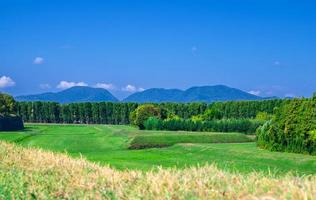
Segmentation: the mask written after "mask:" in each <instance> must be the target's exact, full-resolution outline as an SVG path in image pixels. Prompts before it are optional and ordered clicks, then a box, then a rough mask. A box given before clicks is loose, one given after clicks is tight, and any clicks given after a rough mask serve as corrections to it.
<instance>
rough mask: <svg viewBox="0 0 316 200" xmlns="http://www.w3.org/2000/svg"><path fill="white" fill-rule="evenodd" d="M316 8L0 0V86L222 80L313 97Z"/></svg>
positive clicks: (43, 88) (270, 2)
mask: <svg viewBox="0 0 316 200" xmlns="http://www.w3.org/2000/svg"><path fill="white" fill-rule="evenodd" d="M315 10H316V3H315V1H304V0H300V1H297V0H296V1H291V0H287V1H285V0H256V1H255V0H244V1H242V0H240V1H238V0H230V1H228V0H217V1H215V0H214V1H212V0H209V1H202V0H192V1H189V0H179V1H173V0H168V1H167V0H166V1H164V0H160V1H149V0H147V1H138V0H135V1H121V0H115V1H110V0H107V1H93V0H92V1H91V0H89V1H88V0H87V1H80V0H79V1H78V0H77V1H70V0H67V1H65V0H64V1H59V0H54V1H53V0H51V1H49V0H47V1H37V0H23V1H22V0H21V1H15V0H10V1H9V0H7V1H3V0H0V91H3V92H8V93H11V94H13V95H20V94H34V93H42V92H48V91H60V90H62V89H64V88H67V87H70V86H73V85H89V86H92V87H103V88H107V89H109V90H110V91H111V92H112V93H113V94H115V95H117V96H118V97H120V98H122V97H124V96H126V95H128V94H130V93H132V92H135V91H141V90H143V89H147V88H152V87H164V88H180V89H186V88H188V87H191V86H196V85H215V84H224V85H228V86H231V87H235V88H240V89H242V90H245V91H251V93H254V94H258V95H261V96H274V95H277V96H280V97H284V96H310V95H311V94H312V93H313V92H315V91H316V78H315V74H316V12H315Z"/></svg>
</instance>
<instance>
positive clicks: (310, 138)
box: [257, 94, 316, 154]
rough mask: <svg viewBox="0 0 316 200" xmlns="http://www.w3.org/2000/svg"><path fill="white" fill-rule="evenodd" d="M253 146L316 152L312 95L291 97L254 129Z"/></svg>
mask: <svg viewBox="0 0 316 200" xmlns="http://www.w3.org/2000/svg"><path fill="white" fill-rule="evenodd" d="M257 138H258V142H257V145H258V146H259V147H261V148H265V149H269V150H274V151H288V152H295V153H308V154H316V94H315V95H314V97H313V98H308V99H306V98H303V99H294V100H292V101H291V102H289V103H288V104H286V105H284V106H282V107H280V108H279V109H277V110H276V112H275V115H274V116H273V118H272V119H271V120H269V121H268V122H266V123H265V124H264V125H263V126H262V127H261V128H259V129H258V130H257Z"/></svg>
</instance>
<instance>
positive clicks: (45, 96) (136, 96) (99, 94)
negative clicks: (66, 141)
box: [15, 85, 274, 103]
mask: <svg viewBox="0 0 316 200" xmlns="http://www.w3.org/2000/svg"><path fill="white" fill-rule="evenodd" d="M15 98H16V100H17V101H51V102H58V103H77V102H136V103H146V102H152V103H162V102H179V103H188V102H206V103H211V102H216V101H238V100H264V99H270V98H269V97H260V96H256V95H253V94H250V93H247V92H245V91H242V90H240V89H236V88H232V87H228V86H225V85H213V86H194V87H191V88H188V89H186V90H180V89H165V88H150V89H147V90H144V91H142V92H136V93H133V94H131V95H129V96H128V97H126V98H124V99H123V100H121V101H119V100H118V99H117V98H116V97H115V96H114V95H113V94H111V93H110V92H109V91H108V90H106V89H102V88H92V87H87V86H75V87H72V88H68V89H66V90H63V91H60V92H56V93H53V92H47V93H42V94H35V95H23V96H17V97H15ZM271 98H274V97H271Z"/></svg>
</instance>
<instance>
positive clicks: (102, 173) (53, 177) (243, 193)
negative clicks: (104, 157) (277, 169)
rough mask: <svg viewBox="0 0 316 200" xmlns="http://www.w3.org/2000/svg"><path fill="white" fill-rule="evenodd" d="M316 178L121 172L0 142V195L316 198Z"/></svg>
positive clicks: (208, 169)
mask: <svg viewBox="0 0 316 200" xmlns="http://www.w3.org/2000/svg"><path fill="white" fill-rule="evenodd" d="M315 183H316V176H304V177H294V176H292V175H286V176H282V177H275V176H272V175H264V174H262V173H251V174H247V175H240V174H234V173H229V172H225V171H222V170H219V169H218V168H217V167H216V166H214V165H211V166H203V167H192V168H186V169H182V170H179V169H175V168H173V169H162V168H158V169H155V170H150V171H147V172H141V171H117V170H115V169H111V168H109V167H101V166H99V165H96V164H93V163H90V162H87V161H86V160H85V159H73V158H70V157H68V156H67V155H61V154H56V153H51V152H46V151H43V150H38V149H30V148H22V147H20V146H16V145H13V144H7V143H4V142H0V199H275V198H279V199H295V200H298V199H313V198H314V197H315V194H316V187H315Z"/></svg>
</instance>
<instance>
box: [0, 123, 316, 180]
mask: <svg viewBox="0 0 316 200" xmlns="http://www.w3.org/2000/svg"><path fill="white" fill-rule="evenodd" d="M139 134H141V135H143V134H159V135H163V134H179V135H180V134H187V133H185V132H179V133H175V132H167V131H163V132H162V131H139V130H137V129H136V128H133V127H130V126H109V125H26V130H25V131H22V132H10V133H6V132H2V133H0V140H5V141H9V142H14V143H17V144H20V145H22V146H30V147H39V148H43V149H47V150H51V151H57V152H67V153H68V154H69V155H71V156H74V157H78V156H83V157H85V158H87V159H88V160H90V161H94V162H98V163H100V164H105V165H106V164H109V165H110V166H113V167H115V168H118V169H141V170H148V169H151V168H152V167H156V166H163V167H178V168H183V167H185V166H192V165H203V164H205V163H213V162H214V163H216V164H217V166H218V167H219V168H222V169H225V170H229V171H234V172H235V171H236V172H242V173H248V172H252V171H254V170H255V171H262V172H265V173H269V172H270V171H272V172H273V173H281V174H282V173H285V172H289V171H293V172H297V173H299V174H315V173H316V157H315V156H309V155H301V154H293V153H280V152H270V151H267V150H262V149H258V148H257V147H256V144H255V143H254V142H248V143H222V144H221V143H212V144H209V143H194V144H192V143H182V144H175V145H173V146H169V147H165V148H150V149H141V150H129V149H128V147H129V143H130V141H131V140H132V139H133V137H134V136H135V135H139ZM190 134H192V133H190ZM197 134H198V133H197ZM203 134H205V133H203ZM203 134H201V135H203ZM223 134H225V133H223Z"/></svg>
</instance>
